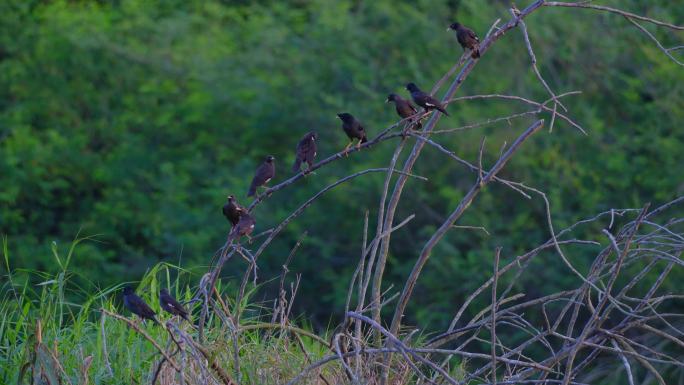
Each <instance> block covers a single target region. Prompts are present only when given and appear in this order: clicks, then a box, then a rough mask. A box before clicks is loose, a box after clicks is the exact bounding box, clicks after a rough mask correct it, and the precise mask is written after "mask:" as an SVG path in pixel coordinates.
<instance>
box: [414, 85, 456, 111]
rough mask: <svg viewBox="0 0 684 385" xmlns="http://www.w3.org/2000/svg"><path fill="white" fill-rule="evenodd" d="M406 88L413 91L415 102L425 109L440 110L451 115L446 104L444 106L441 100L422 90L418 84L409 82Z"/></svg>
mask: <svg viewBox="0 0 684 385" xmlns="http://www.w3.org/2000/svg"><path fill="white" fill-rule="evenodd" d="M406 89H407V90H408V91H409V92H410V93H411V98H412V99H413V102H414V103H416V104H417V105H419V106H421V107H423V108H425V111H430V110H438V111H439V112H441V113H443V114H444V115H446V116H449V113H447V112H446V110H445V109H444V106H442V103H440V102H439V100H437V99H435V98H433V97H432V96H430V95H429V94H426V93H425V92H423V91H421V90H420V88H418V86H417V85H415V84H414V83H409V84H407V85H406Z"/></svg>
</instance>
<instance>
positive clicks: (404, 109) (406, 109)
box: [385, 94, 423, 130]
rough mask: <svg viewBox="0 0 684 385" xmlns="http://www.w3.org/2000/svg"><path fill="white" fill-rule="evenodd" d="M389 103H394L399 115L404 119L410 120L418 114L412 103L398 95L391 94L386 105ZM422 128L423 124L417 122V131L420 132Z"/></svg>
mask: <svg viewBox="0 0 684 385" xmlns="http://www.w3.org/2000/svg"><path fill="white" fill-rule="evenodd" d="M389 102H394V106H395V107H396V109H397V114H399V116H401V117H402V118H404V119H406V118H410V117H412V116H413V115H415V114H416V113H417V112H418V110H416V107H414V106H413V104H411V102H409V101H408V100H406V99H404V98H402V97H401V96H399V95H397V94H389V96H387V100H385V103H389ZM422 127H423V126H422V124H420V122H416V125H415V128H416V130H420V129H421V128H422Z"/></svg>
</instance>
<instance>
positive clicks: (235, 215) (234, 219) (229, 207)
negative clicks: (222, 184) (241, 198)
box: [223, 195, 244, 226]
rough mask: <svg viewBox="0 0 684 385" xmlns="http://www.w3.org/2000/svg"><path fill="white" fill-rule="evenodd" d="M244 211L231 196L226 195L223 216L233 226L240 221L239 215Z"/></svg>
mask: <svg viewBox="0 0 684 385" xmlns="http://www.w3.org/2000/svg"><path fill="white" fill-rule="evenodd" d="M242 211H244V208H242V207H241V206H240V205H239V204H238V203H237V200H236V199H235V197H234V196H233V195H228V203H226V204H225V205H223V215H224V216H225V217H226V218H227V219H228V220H229V221H230V223H231V224H232V225H233V226H235V225H237V224H238V222H239V221H240V213H241V212H242Z"/></svg>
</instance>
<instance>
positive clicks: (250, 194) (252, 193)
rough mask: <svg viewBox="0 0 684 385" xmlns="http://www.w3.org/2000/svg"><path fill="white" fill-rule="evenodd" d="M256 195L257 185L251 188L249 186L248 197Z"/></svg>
mask: <svg viewBox="0 0 684 385" xmlns="http://www.w3.org/2000/svg"><path fill="white" fill-rule="evenodd" d="M254 194H256V185H255V184H254V183H252V185H251V186H249V191H248V192H247V196H248V197H253V196H254Z"/></svg>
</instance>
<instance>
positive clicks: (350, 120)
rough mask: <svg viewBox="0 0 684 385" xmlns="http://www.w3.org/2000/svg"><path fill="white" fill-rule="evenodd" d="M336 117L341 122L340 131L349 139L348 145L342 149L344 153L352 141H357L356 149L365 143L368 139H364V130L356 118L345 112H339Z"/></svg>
mask: <svg viewBox="0 0 684 385" xmlns="http://www.w3.org/2000/svg"><path fill="white" fill-rule="evenodd" d="M337 117H338V118H340V120H342V129H343V130H344V133H345V134H347V136H348V137H349V140H350V142H349V144H348V145H347V147H345V148H344V151H345V152H346V151H348V150H349V147H350V146H351V145H352V144H353V143H354V139H358V140H359V142H358V143H357V144H356V148H357V149H359V148H361V143H366V142H367V141H368V138H367V137H366V130H365V129H364V128H363V126H362V125H361V123H360V122H359V121H358V120H356V118H355V117H354V116H353V115H352V114H350V113H347V112H341V113H339V114H337Z"/></svg>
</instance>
